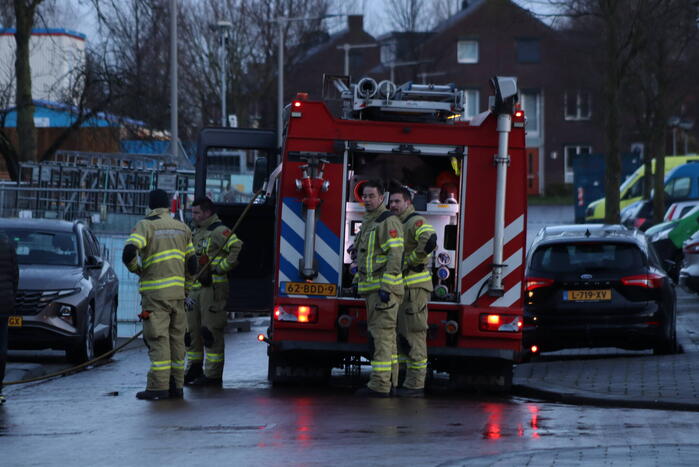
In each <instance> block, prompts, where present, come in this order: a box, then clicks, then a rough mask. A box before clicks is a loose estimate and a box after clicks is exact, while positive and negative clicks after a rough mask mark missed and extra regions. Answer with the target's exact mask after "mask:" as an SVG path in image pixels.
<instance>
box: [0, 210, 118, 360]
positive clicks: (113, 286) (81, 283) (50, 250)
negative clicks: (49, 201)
mask: <svg viewBox="0 0 699 467" xmlns="http://www.w3.org/2000/svg"><path fill="white" fill-rule="evenodd" d="M0 231H3V232H5V233H6V234H7V235H8V237H9V238H10V239H11V240H13V241H14V242H15V246H16V249H17V260H18V262H19V267H20V272H19V290H18V293H17V306H16V308H15V315H14V316H11V317H10V319H9V326H10V327H9V346H10V348H11V349H46V348H53V349H62V350H65V351H66V355H67V356H68V358H69V359H70V360H72V361H74V362H83V361H87V360H90V359H92V358H93V357H94V356H95V352H96V351H97V352H103V351H107V350H111V349H112V348H114V346H115V343H116V338H117V316H116V312H117V303H118V291H119V280H118V279H117V276H116V274H115V273H114V270H113V269H112V267H111V265H110V264H109V262H108V261H107V258H106V257H105V256H108V254H107V253H106V252H103V251H102V249H101V247H100V244H99V242H98V241H97V239H96V238H95V236H94V235H93V234H92V232H90V230H89V229H88V228H87V226H85V225H84V224H82V223H81V222H67V221H59V220H48V219H47V220H44V219H0Z"/></svg>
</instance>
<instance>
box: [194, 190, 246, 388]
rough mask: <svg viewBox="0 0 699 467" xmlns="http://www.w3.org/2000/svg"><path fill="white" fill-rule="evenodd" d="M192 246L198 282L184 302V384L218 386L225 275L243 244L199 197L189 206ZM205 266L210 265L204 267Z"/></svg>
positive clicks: (221, 350) (219, 381) (225, 285)
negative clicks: (186, 329)
mask: <svg viewBox="0 0 699 467" xmlns="http://www.w3.org/2000/svg"><path fill="white" fill-rule="evenodd" d="M192 219H193V221H194V223H195V224H196V226H197V228H196V229H195V231H194V245H195V251H196V255H197V259H198V262H199V264H200V266H202V267H204V268H205V269H203V270H202V271H200V276H199V278H198V280H196V281H195V282H194V284H193V285H192V295H191V296H190V297H189V298H188V300H187V309H188V312H187V323H188V325H189V333H190V339H189V344H188V347H187V372H186V373H185V383H186V384H191V385H194V386H207V385H209V386H220V385H221V383H222V377H223V364H224V329H225V327H226V322H227V314H226V301H227V299H228V272H229V271H230V270H231V269H233V267H235V265H236V264H237V260H238V254H239V253H240V250H241V248H242V247H243V242H242V241H240V239H238V237H237V236H236V235H235V234H234V233H232V232H231V231H230V229H228V227H226V226H225V225H224V224H223V222H221V220H220V219H219V217H218V215H216V213H215V212H214V204H213V202H212V201H211V200H210V199H209V198H207V197H202V198H198V199H196V200H194V203H192ZM206 264H209V266H208V267H207V266H206Z"/></svg>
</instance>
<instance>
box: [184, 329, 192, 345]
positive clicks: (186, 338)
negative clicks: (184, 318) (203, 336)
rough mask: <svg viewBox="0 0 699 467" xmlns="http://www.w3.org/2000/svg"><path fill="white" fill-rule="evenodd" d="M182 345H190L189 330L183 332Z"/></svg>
mask: <svg viewBox="0 0 699 467" xmlns="http://www.w3.org/2000/svg"><path fill="white" fill-rule="evenodd" d="M184 345H186V346H187V347H189V346H190V345H192V334H191V333H190V332H189V331H187V332H185V333H184Z"/></svg>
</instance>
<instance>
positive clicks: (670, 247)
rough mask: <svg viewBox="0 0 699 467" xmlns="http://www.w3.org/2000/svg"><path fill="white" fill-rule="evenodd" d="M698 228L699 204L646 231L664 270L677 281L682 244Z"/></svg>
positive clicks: (680, 264)
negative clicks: (672, 219) (682, 215)
mask: <svg viewBox="0 0 699 467" xmlns="http://www.w3.org/2000/svg"><path fill="white" fill-rule="evenodd" d="M697 230H699V206H697V207H694V208H692V209H691V210H690V211H689V212H688V213H687V214H685V215H684V217H682V218H681V219H677V220H674V221H668V222H663V223H662V224H658V225H655V226H653V227H651V228H650V229H648V230H647V231H646V236H647V237H648V239H649V241H650V243H651V244H652V245H653V248H654V249H655V251H656V253H657V254H658V257H659V258H660V260H661V262H662V264H663V266H664V268H665V270H666V271H667V272H668V274H670V277H671V278H672V279H673V280H674V281H675V282H677V281H678V280H679V273H680V268H681V266H682V258H683V256H684V253H683V251H682V245H683V244H684V242H685V241H686V240H687V239H688V238H690V237H691V236H692V235H693V234H694V233H695V232H696V231H697Z"/></svg>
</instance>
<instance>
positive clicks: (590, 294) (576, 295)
mask: <svg viewBox="0 0 699 467" xmlns="http://www.w3.org/2000/svg"><path fill="white" fill-rule="evenodd" d="M611 299H612V291H611V289H603V290H566V291H564V292H563V300H569V301H575V302H601V301H608V300H611Z"/></svg>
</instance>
